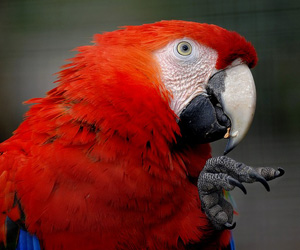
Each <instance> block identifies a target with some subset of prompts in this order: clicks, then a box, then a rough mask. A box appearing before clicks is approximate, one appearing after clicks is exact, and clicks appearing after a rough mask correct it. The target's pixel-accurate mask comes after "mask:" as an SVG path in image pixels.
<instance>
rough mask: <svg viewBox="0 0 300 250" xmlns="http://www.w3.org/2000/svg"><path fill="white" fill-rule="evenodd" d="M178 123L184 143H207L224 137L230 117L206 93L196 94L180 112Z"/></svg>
mask: <svg viewBox="0 0 300 250" xmlns="http://www.w3.org/2000/svg"><path fill="white" fill-rule="evenodd" d="M178 125H179V127H180V131H181V136H182V137H181V140H183V141H184V142H186V143H189V144H190V143H192V144H194V143H197V144H199V143H200V144H201V143H209V142H213V141H216V140H219V139H221V138H224V136H225V134H226V133H227V130H228V128H229V127H230V125H231V124H230V119H229V118H228V117H227V115H225V113H224V112H223V109H222V108H221V107H220V106H219V105H218V104H217V102H215V101H214V100H211V98H210V97H209V96H207V95H206V94H202V95H199V96H196V97H195V98H194V99H193V100H192V101H191V102H190V103H189V105H188V106H187V107H186V108H185V109H184V110H183V111H182V112H181V114H180V117H179V122H178Z"/></svg>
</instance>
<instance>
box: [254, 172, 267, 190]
mask: <svg viewBox="0 0 300 250" xmlns="http://www.w3.org/2000/svg"><path fill="white" fill-rule="evenodd" d="M249 176H250V177H251V178H253V179H255V180H256V181H258V182H260V183H261V184H263V185H264V187H265V189H266V190H267V191H268V192H270V186H269V184H268V182H267V181H266V179H265V178H264V177H262V176H261V175H259V174H257V173H254V172H252V173H250V174H249Z"/></svg>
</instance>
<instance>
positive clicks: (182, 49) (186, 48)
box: [177, 41, 192, 56]
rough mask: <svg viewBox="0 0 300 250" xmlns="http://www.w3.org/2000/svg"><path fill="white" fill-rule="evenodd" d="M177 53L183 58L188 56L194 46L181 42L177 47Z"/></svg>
mask: <svg viewBox="0 0 300 250" xmlns="http://www.w3.org/2000/svg"><path fill="white" fill-rule="evenodd" d="M177 52H178V53H179V54H180V55H182V56H188V55H190V54H191V53H192V45H191V44H190V43H188V42H185V41H183V42H180V43H178V45H177Z"/></svg>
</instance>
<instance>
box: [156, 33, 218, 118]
mask: <svg viewBox="0 0 300 250" xmlns="http://www.w3.org/2000/svg"><path fill="white" fill-rule="evenodd" d="M182 42H185V43H182ZM186 43H187V44H190V46H191V47H190V48H191V52H190V53H189V54H187V53H184V50H185V49H187V48H186V47H182V48H180V49H178V45H179V44H186ZM181 52H183V53H181ZM186 54H187V55H186ZM154 55H155V57H156V60H157V61H158V63H159V65H160V68H161V79H162V82H163V83H164V84H165V87H166V88H167V89H168V90H169V91H170V92H171V93H172V95H173V98H172V100H171V103H170V107H171V109H172V110H173V111H174V112H175V114H176V115H177V116H179V115H180V113H181V111H182V110H183V109H184V108H185V107H186V106H187V105H188V104H189V103H190V101H191V100H192V99H193V98H194V97H196V96H197V95H199V94H201V93H205V92H206V90H205V85H206V83H207V81H208V79H209V78H210V76H211V75H212V73H213V72H214V69H215V65H216V61H217V58H218V54H217V52H216V51H215V50H213V49H211V48H209V47H207V46H204V45H202V44H199V43H197V42H196V41H193V40H191V39H189V38H182V39H178V40H175V41H172V42H171V43H169V44H168V45H167V46H165V47H164V48H162V49H159V50H157V51H156V52H155V53H154Z"/></svg>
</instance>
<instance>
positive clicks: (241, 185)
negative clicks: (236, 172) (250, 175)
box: [227, 176, 247, 194]
mask: <svg viewBox="0 0 300 250" xmlns="http://www.w3.org/2000/svg"><path fill="white" fill-rule="evenodd" d="M227 179H228V183H229V184H230V185H233V186H236V187H238V188H240V189H241V190H242V191H243V193H244V194H247V190H246V188H245V187H244V185H243V184H242V183H240V182H239V181H238V180H236V179H234V178H232V177H231V176H228V177H227Z"/></svg>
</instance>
